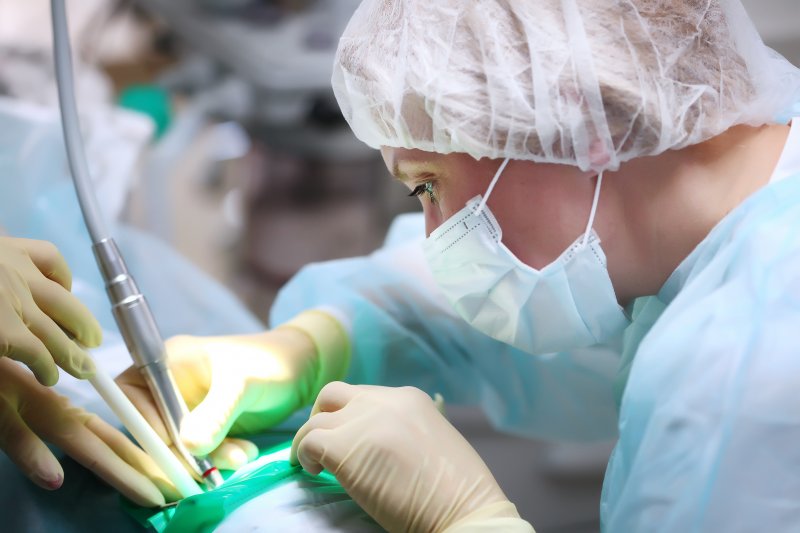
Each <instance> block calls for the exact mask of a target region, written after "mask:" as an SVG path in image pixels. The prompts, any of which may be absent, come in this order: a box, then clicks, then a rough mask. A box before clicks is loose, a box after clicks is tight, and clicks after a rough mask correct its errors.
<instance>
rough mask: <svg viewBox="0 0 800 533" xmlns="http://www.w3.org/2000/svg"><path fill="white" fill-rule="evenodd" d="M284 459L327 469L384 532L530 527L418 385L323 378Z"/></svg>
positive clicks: (313, 471) (310, 469)
mask: <svg viewBox="0 0 800 533" xmlns="http://www.w3.org/2000/svg"><path fill="white" fill-rule="evenodd" d="M291 461H292V462H293V463H294V464H297V463H298V462H299V463H300V464H301V465H302V466H303V468H305V469H306V470H307V471H308V472H310V473H311V474H314V475H316V474H318V473H320V472H321V471H322V470H323V469H325V470H328V471H329V472H331V473H332V474H333V475H335V476H336V479H337V480H338V481H339V483H341V484H342V486H343V487H344V488H345V490H346V491H347V493H348V494H349V495H350V496H351V497H352V498H353V500H355V501H356V503H358V504H359V505H360V506H361V507H362V508H363V509H364V510H365V511H366V512H367V513H369V514H370V516H372V517H373V518H374V519H375V520H376V521H377V522H378V523H379V524H380V525H381V526H382V527H384V528H385V529H387V530H389V531H425V532H428V531H509V532H513V531H533V529H532V528H531V526H530V524H528V523H527V522H525V521H524V520H522V519H520V518H519V515H518V514H517V511H516V508H515V507H514V505H513V504H512V503H511V502H509V501H508V499H507V498H506V496H505V494H503V491H502V490H501V489H500V487H499V486H498V485H497V482H496V481H495V480H494V477H492V474H491V472H489V469H488V468H487V467H486V465H485V464H484V462H483V461H482V460H481V458H480V456H478V454H477V452H475V450H474V449H473V448H472V447H471V446H470V445H469V444H468V443H467V441H466V440H465V439H464V438H463V437H462V436H461V434H460V433H459V432H458V431H456V429H455V428H454V427H453V426H452V425H450V423H449V422H448V421H447V419H445V418H444V416H443V415H442V414H441V413H440V412H439V411H438V410H437V409H436V406H435V405H434V402H433V401H432V400H431V398H430V396H428V395H427V394H425V393H424V392H422V391H420V390H419V389H415V388H412V387H403V388H390V387H375V386H367V385H348V384H346V383H331V384H329V385H327V386H326V387H325V388H324V389H322V392H320V394H319V396H318V397H317V400H316V403H315V404H314V408H313V410H312V412H311V418H310V419H309V421H308V422H307V423H306V424H305V425H304V426H303V427H302V428H300V431H298V432H297V435H296V436H295V439H294V442H293V443H292V453H291Z"/></svg>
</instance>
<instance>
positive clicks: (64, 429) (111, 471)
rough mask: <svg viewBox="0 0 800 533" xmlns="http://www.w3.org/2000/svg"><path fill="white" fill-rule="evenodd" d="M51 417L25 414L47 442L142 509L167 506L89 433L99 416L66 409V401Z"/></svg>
mask: <svg viewBox="0 0 800 533" xmlns="http://www.w3.org/2000/svg"><path fill="white" fill-rule="evenodd" d="M59 400H60V405H59V408H57V409H52V410H50V412H48V413H41V412H35V413H33V412H32V413H25V412H23V418H25V420H27V421H28V423H29V425H30V426H31V428H32V429H33V430H34V431H36V432H37V433H38V434H39V435H41V436H42V437H44V438H45V439H46V440H47V441H49V442H51V443H52V444H54V445H56V446H58V447H59V448H61V449H62V450H64V452H65V453H66V454H67V455H69V456H70V457H72V458H73V459H75V460H76V461H77V462H79V463H80V464H82V465H83V466H85V467H86V468H88V469H89V470H91V471H92V472H94V473H95V474H96V475H97V476H98V477H99V478H100V479H102V480H103V481H105V482H106V483H108V484H109V485H111V486H112V487H114V488H115V489H116V490H118V491H119V492H120V493H122V495H123V496H125V497H126V498H128V499H129V500H131V501H133V502H134V503H136V504H137V505H141V506H142V507H156V506H160V505H164V502H165V500H164V496H163V495H162V494H161V492H160V491H159V490H158V488H157V487H156V485H155V484H154V483H153V482H152V481H150V480H149V479H148V478H147V477H146V476H145V475H144V474H142V473H141V472H139V471H138V470H136V469H135V468H133V467H132V466H131V465H129V464H128V463H126V462H125V461H123V460H122V459H121V458H120V457H119V456H118V455H117V454H116V453H114V450H112V449H111V448H110V447H109V446H108V445H107V444H106V443H105V442H103V441H102V439H100V437H98V436H97V435H95V434H94V433H93V432H92V431H90V430H89V428H88V427H87V425H88V424H89V423H90V420H91V419H92V418H96V416H95V415H91V414H89V413H87V412H85V411H83V410H81V409H76V408H74V407H66V405H65V403H66V402H65V399H63V398H59Z"/></svg>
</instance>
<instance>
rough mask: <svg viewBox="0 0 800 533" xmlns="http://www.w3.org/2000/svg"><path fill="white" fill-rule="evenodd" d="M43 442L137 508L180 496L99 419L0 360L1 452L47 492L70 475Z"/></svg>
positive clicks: (12, 363) (16, 365) (141, 454)
mask: <svg viewBox="0 0 800 533" xmlns="http://www.w3.org/2000/svg"><path fill="white" fill-rule="evenodd" d="M42 439H43V440H45V441H47V442H49V443H51V444H53V445H55V446H57V447H59V448H61V449H62V450H63V451H64V452H65V453H67V455H69V456H70V457H72V458H73V459H75V460H76V461H77V462H79V463H80V464H82V465H83V466H85V467H86V468H89V469H90V470H92V471H93V472H94V473H95V474H97V475H98V476H99V477H100V478H101V479H103V480H104V481H106V482H107V483H108V484H109V485H111V486H112V487H114V488H116V489H117V490H119V491H120V492H121V493H122V494H123V495H125V497H127V498H128V499H130V500H132V501H134V502H135V503H137V504H139V505H142V506H146V507H153V506H157V505H163V504H164V502H165V496H166V499H169V500H175V499H177V498H178V497H179V495H178V493H177V491H176V490H175V488H174V486H173V485H172V484H171V483H170V482H169V481H168V480H167V479H166V477H165V476H164V475H163V473H162V472H161V470H160V469H159V468H158V466H156V464H155V463H154V462H153V460H152V459H151V458H150V457H149V456H148V455H147V454H145V453H144V452H143V451H142V450H141V449H139V448H138V447H137V446H136V445H135V444H133V443H132V442H131V441H130V440H128V438H127V437H126V436H125V435H123V434H122V433H120V432H119V431H117V430H116V429H115V428H113V427H112V426H110V425H108V424H107V423H105V422H104V421H103V420H102V419H100V418H99V417H98V416H96V415H93V414H90V413H88V412H86V411H84V410H83V409H79V408H77V407H73V406H72V405H70V403H69V400H67V398H65V397H63V396H59V395H58V394H56V393H55V392H54V391H53V390H52V389H50V388H48V387H45V386H43V385H40V384H39V383H37V382H36V380H35V379H34V378H33V376H32V375H31V374H30V372H28V371H27V370H26V369H24V368H23V367H22V366H21V365H20V364H19V363H17V362H15V361H11V360H9V359H0V449H2V450H3V451H5V453H6V454H7V455H8V457H9V458H10V459H11V460H12V461H14V463H16V465H17V466H18V467H19V468H20V469H21V470H22V471H23V472H24V473H25V475H26V476H28V477H29V478H30V479H31V481H33V482H34V483H36V484H37V485H39V486H40V487H43V488H45V489H49V490H53V489H57V488H59V487H60V486H61V484H62V483H63V481H64V471H63V470H62V468H61V465H60V464H59V463H58V460H56V458H55V456H54V455H53V453H52V452H51V451H50V449H49V448H48V447H47V446H46V445H45V444H44V442H42Z"/></svg>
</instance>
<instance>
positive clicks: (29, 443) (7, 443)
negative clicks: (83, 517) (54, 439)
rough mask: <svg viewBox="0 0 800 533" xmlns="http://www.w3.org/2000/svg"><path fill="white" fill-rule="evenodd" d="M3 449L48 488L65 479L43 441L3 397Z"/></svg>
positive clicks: (0, 404)
mask: <svg viewBox="0 0 800 533" xmlns="http://www.w3.org/2000/svg"><path fill="white" fill-rule="evenodd" d="M0 449H2V450H3V451H5V452H6V455H8V458H9V459H11V460H12V461H13V462H14V464H16V465H17V466H18V467H19V469H20V470H21V471H22V472H23V473H24V474H25V475H26V476H28V478H30V480H31V481H33V482H34V483H36V484H37V485H39V486H40V487H42V488H43V489H47V490H55V489H57V488H59V487H61V484H62V483H63V482H64V470H63V469H62V468H61V465H60V464H59V462H58V460H57V459H56V458H55V456H54V455H53V453H52V452H51V451H50V449H49V448H48V447H47V446H46V445H45V443H44V442H42V440H41V439H40V438H39V437H37V436H36V434H35V433H34V432H33V431H31V429H30V428H29V427H28V425H27V424H25V422H24V421H23V420H22V417H21V416H20V415H19V413H18V412H17V409H16V407H15V406H13V405H11V404H10V403H9V402H8V400H6V399H5V398H2V397H0Z"/></svg>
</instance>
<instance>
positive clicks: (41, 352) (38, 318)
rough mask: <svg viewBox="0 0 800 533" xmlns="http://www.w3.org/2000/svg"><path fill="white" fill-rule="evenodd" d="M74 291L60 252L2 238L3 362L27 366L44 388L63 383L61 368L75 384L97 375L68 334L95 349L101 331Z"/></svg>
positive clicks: (0, 345)
mask: <svg viewBox="0 0 800 533" xmlns="http://www.w3.org/2000/svg"><path fill="white" fill-rule="evenodd" d="M71 286H72V274H70V271H69V267H67V263H66V262H65V261H64V258H63V257H62V256H61V254H60V253H59V252H58V250H57V249H56V247H55V246H53V245H52V244H50V243H48V242H45V241H34V240H29V239H14V238H11V237H0V357H2V356H6V357H10V358H12V359H16V360H17V361H20V362H22V363H25V364H26V365H27V366H28V368H30V369H31V371H32V372H33V373H34V375H35V376H36V379H38V380H39V383H41V384H42V385H54V384H55V383H56V382H57V381H58V369H57V368H56V365H58V366H60V367H61V368H63V369H64V370H66V371H67V372H69V373H70V374H72V375H73V376H75V377H76V378H87V377H90V376H91V375H92V374H93V373H94V364H93V363H92V360H91V358H90V357H89V356H88V355H87V354H86V352H85V351H84V350H83V349H82V348H80V347H79V346H78V344H76V343H75V342H74V341H72V340H70V338H69V337H68V336H67V333H69V334H70V335H72V336H73V337H74V338H75V339H77V341H78V342H80V343H81V344H83V345H84V346H87V347H90V348H91V347H95V346H98V345H99V344H100V342H101V340H102V336H103V334H102V330H101V329H100V324H98V323H97V320H96V319H95V318H94V317H93V316H92V314H91V313H90V312H89V310H88V309H87V308H86V307H85V306H84V305H83V304H82V303H81V302H80V301H79V300H78V299H77V298H75V297H74V296H73V295H72V294H71V293H70V288H71ZM62 328H63V329H62ZM65 331H66V332H67V333H65Z"/></svg>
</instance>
